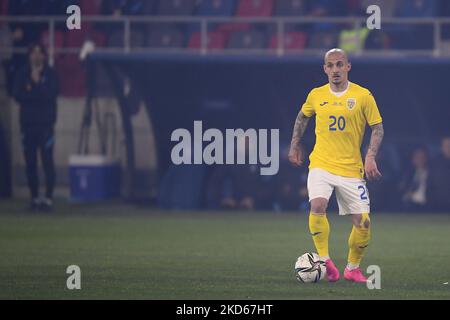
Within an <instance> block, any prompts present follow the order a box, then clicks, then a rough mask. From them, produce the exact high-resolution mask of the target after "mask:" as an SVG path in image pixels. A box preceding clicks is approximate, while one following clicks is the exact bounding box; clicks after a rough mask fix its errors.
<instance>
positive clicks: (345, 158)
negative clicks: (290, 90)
mask: <svg viewBox="0 0 450 320" xmlns="http://www.w3.org/2000/svg"><path fill="white" fill-rule="evenodd" d="M301 110H302V112H303V114H304V115H305V116H306V117H312V116H314V115H315V116H316V130H315V133H316V143H315V145H314V150H313V151H312V153H311V155H310V156H309V160H310V165H309V168H310V169H312V168H321V169H323V170H326V171H329V172H331V173H333V174H336V175H339V176H343V177H354V178H363V177H364V166H363V162H362V158H361V143H362V140H363V136H364V131H365V128H366V123H367V124H369V126H372V125H375V124H378V123H381V122H382V118H381V115H380V112H379V110H378V107H377V104H376V102H375V99H374V97H373V96H372V94H371V93H370V91H369V90H367V89H366V88H363V87H361V86H359V85H357V84H355V83H351V82H349V83H348V88H347V90H346V91H344V92H341V93H333V92H332V91H331V88H330V85H329V84H326V85H324V86H322V87H318V88H315V89H313V90H312V91H311V92H310V93H309V94H308V97H307V99H306V102H305V103H304V104H303V106H302V109H301Z"/></svg>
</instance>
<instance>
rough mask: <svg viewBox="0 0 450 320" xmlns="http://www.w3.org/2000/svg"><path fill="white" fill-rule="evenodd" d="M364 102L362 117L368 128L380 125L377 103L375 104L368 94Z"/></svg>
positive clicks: (371, 96) (370, 94) (380, 119)
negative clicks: (364, 118)
mask: <svg viewBox="0 0 450 320" xmlns="http://www.w3.org/2000/svg"><path fill="white" fill-rule="evenodd" d="M365 100H366V101H365V104H364V116H365V117H366V120H367V123H368V124H369V126H373V125H376V124H379V123H381V122H382V121H383V119H382V118H381V115H380V111H379V110H378V106H377V103H376V102H375V98H374V97H373V95H372V93H370V92H369V95H368V96H367V97H366V99H365Z"/></svg>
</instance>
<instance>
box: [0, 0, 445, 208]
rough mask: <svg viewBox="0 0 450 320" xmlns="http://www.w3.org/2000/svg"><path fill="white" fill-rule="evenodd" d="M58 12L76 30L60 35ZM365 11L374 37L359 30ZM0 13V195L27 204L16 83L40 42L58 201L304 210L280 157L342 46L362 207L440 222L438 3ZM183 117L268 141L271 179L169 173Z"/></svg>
mask: <svg viewBox="0 0 450 320" xmlns="http://www.w3.org/2000/svg"><path fill="white" fill-rule="evenodd" d="M72 4H76V5H78V6H79V7H80V8H81V22H82V23H81V30H68V29H67V27H66V19H67V17H68V14H67V13H66V9H67V7H68V6H69V5H72ZM371 4H376V5H378V6H380V8H381V19H382V20H381V21H382V22H381V29H380V30H368V29H367V28H366V20H367V18H368V16H369V15H368V14H367V13H366V8H367V7H368V6H369V5H371ZM0 12H1V16H0V42H1V45H0V60H1V63H2V67H1V69H0V198H5V199H11V198H19V199H25V200H26V199H29V198H30V191H29V188H28V185H27V174H29V173H27V172H28V171H27V169H26V163H25V157H24V141H23V131H24V128H23V127H24V125H23V124H22V125H21V124H20V123H21V120H20V119H19V118H20V110H21V109H20V108H23V105H21V103H22V104H23V103H24V102H23V101H22V102H21V101H20V100H21V96H20V95H19V96H18V95H17V90H15V88H16V86H15V85H17V83H18V81H19V80H17V79H18V77H19V79H20V70H21V69H23V68H25V66H26V65H27V64H28V61H29V54H28V52H29V51H28V48H29V47H30V46H31V45H33V44H36V43H39V44H41V45H42V46H43V48H45V51H46V53H47V55H46V59H48V64H49V66H50V67H51V68H52V70H54V73H55V75H56V77H55V79H56V80H55V81H56V84H57V86H56V85H55V87H54V91H52V92H53V93H52V94H54V95H55V96H56V110H57V117H56V120H55V121H54V123H53V125H54V148H53V150H52V154H53V158H54V161H52V162H53V164H54V172H55V177H56V178H55V179H54V181H55V184H54V197H55V199H56V200H58V199H69V200H70V201H73V202H98V201H105V200H110V199H123V200H125V201H131V202H135V203H143V204H149V205H152V206H157V207H161V208H164V209H182V210H183V209H185V210H198V209H214V210H216V209H217V210H220V209H231V210H233V209H236V210H268V211H280V212H281V211H299V210H300V211H305V212H306V211H307V210H308V200H307V191H306V176H307V167H306V166H305V167H304V168H300V169H298V168H293V167H292V166H291V165H290V164H289V163H288V161H287V151H288V149H287V148H288V146H289V143H290V138H291V133H292V127H293V124H294V121H295V117H296V115H297V113H298V111H299V108H300V106H301V104H302V103H303V102H304V100H305V98H306V95H307V93H308V92H309V91H310V90H311V89H312V88H313V87H316V86H320V85H322V84H324V83H326V77H325V75H324V74H323V70H322V64H323V54H324V53H325V52H326V51H327V50H329V49H330V48H333V47H340V48H342V49H344V50H346V51H347V52H348V53H349V54H350V58H351V61H352V63H353V69H352V71H351V73H350V80H351V81H353V82H356V83H358V84H360V85H362V86H365V87H367V88H369V89H370V90H371V91H372V93H373V94H374V96H375V98H376V100H377V103H378V106H379V109H380V111H381V114H382V116H383V119H384V125H385V140H384V142H383V146H382V149H381V151H380V154H379V159H378V163H379V167H380V169H381V172H382V174H383V179H382V180H381V181H378V182H375V183H369V192H370V195H371V198H372V207H373V210H374V211H396V212H399V211H408V212H411V211H418V212H419V211H424V212H430V211H441V212H450V125H449V121H450V105H449V104H450V99H449V87H448V86H449V84H448V83H449V82H448V76H449V74H450V2H449V1H445V0H389V1H388V0H385V1H383V0H314V1H313V0H85V1H83V0H79V1H75V0H71V1H69V0H67V1H66V0H53V1H52V0H9V1H8V0H0ZM16 89H17V88H16ZM37 101H41V100H39V99H38V98H37ZM38 104H39V103H38ZM194 120H202V121H203V126H204V130H206V129H207V128H218V129H221V130H224V129H225V128H243V129H247V128H267V129H270V128H278V129H280V171H279V173H278V174H277V175H275V176H260V175H259V169H258V167H257V166H256V165H239V166H238V165H235V166H206V165H180V166H175V165H173V164H171V160H170V151H171V148H172V147H173V145H174V143H173V142H171V141H170V135H171V133H172V132H173V130H175V129H176V128H187V129H188V130H189V131H192V130H193V121H194ZM25 126H26V125H25ZM313 127H314V126H313V124H311V125H310V127H309V128H308V130H307V134H306V136H305V145H304V147H305V150H306V152H308V153H309V152H310V151H311V149H312V146H313V145H314V134H313V132H314V131H313ZM25 129H26V128H25ZM367 138H368V134H367V132H366V139H365V141H364V144H363V150H364V148H366V146H367V143H368V139H367ZM44 171H45V170H44ZM38 175H39V178H40V181H41V182H42V181H46V179H48V177H45V175H44V172H42V170H40V171H39V173H38ZM52 188H53V187H52ZM41 189H42V183H41ZM41 193H42V192H41ZM51 197H53V195H51ZM331 203H334V202H331Z"/></svg>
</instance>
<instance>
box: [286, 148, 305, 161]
mask: <svg viewBox="0 0 450 320" xmlns="http://www.w3.org/2000/svg"><path fill="white" fill-rule="evenodd" d="M288 158H289V162H290V163H292V164H293V165H294V166H301V165H302V164H303V154H302V150H301V148H300V147H293V146H291V148H290V149H289V155H288Z"/></svg>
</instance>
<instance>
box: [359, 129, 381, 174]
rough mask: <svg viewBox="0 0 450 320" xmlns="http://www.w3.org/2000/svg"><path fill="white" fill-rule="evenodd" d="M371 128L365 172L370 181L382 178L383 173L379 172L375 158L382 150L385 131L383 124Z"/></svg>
mask: <svg viewBox="0 0 450 320" xmlns="http://www.w3.org/2000/svg"><path fill="white" fill-rule="evenodd" d="M370 128H371V129H372V135H371V136H370V144H369V149H368V150H367V154H366V161H365V164H364V170H365V171H366V176H367V178H368V179H369V180H374V179H379V178H381V173H380V171H378V167H377V163H376V161H375V158H376V156H377V154H378V150H379V149H380V145H381V141H383V136H384V129H383V124H382V123H379V124H375V125H373V126H371V127H370Z"/></svg>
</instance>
